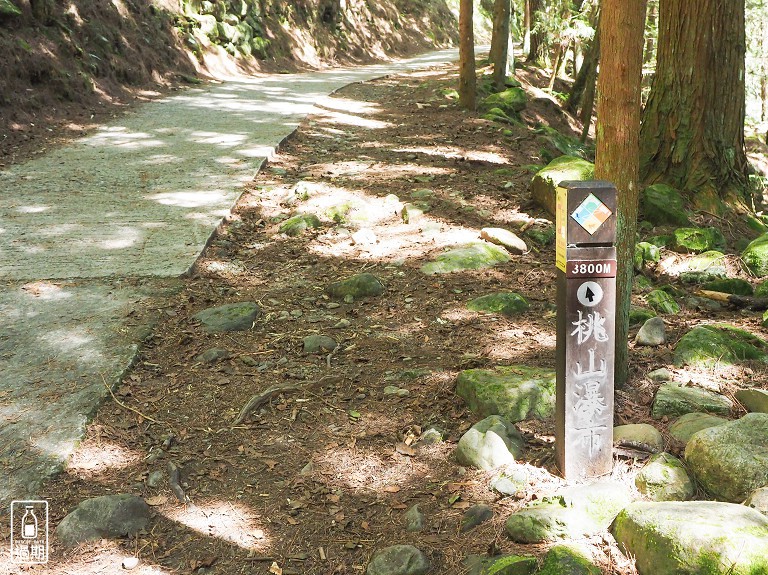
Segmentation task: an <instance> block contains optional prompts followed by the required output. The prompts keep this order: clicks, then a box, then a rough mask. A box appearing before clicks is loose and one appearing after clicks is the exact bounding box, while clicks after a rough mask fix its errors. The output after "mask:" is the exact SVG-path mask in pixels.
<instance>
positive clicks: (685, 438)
mask: <svg viewBox="0 0 768 575" xmlns="http://www.w3.org/2000/svg"><path fill="white" fill-rule="evenodd" d="M725 423H728V420H727V419H725V418H724V417H718V416H717V415H710V414H709V413H701V412H696V411H694V412H691V413H686V414H685V415H681V416H680V417H679V418H678V419H676V420H675V421H674V423H672V425H670V426H669V434H670V435H671V436H672V437H673V438H674V439H675V440H676V441H679V442H680V443H688V442H689V441H690V439H691V437H693V435H694V434H695V433H698V432H699V431H701V430H702V429H707V428H709V427H715V426H717V425H723V424H725Z"/></svg>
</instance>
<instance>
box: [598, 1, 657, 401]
mask: <svg viewBox="0 0 768 575" xmlns="http://www.w3.org/2000/svg"><path fill="white" fill-rule="evenodd" d="M645 2H646V0H603V5H602V15H601V17H600V42H601V44H602V58H601V62H600V67H601V70H600V76H599V78H598V100H597V150H596V156H595V177H597V178H600V179H604V180H609V181H611V182H613V184H614V185H615V186H616V189H617V191H618V202H617V204H618V205H617V214H616V216H617V226H616V256H617V260H618V273H617V277H616V364H615V367H614V376H615V385H616V386H617V387H623V386H624V384H625V383H626V381H627V376H628V372H629V365H628V349H627V337H628V332H629V303H630V295H631V290H632V259H633V253H634V244H635V233H636V230H637V207H638V198H639V155H638V150H639V134H640V82H641V79H642V67H643V24H644V22H645Z"/></svg>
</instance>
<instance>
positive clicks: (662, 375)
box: [646, 367, 672, 382]
mask: <svg viewBox="0 0 768 575" xmlns="http://www.w3.org/2000/svg"><path fill="white" fill-rule="evenodd" d="M646 377H647V378H648V379H650V380H651V381H655V382H664V381H672V372H671V371H669V370H668V369H667V368H666V367H662V368H659V369H655V370H653V371H651V372H649V373H648V375H647V376H646Z"/></svg>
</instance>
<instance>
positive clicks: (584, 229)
mask: <svg viewBox="0 0 768 575" xmlns="http://www.w3.org/2000/svg"><path fill="white" fill-rule="evenodd" d="M556 227H557V238H556V258H555V264H556V266H557V400H556V410H555V449H556V452H557V463H558V467H559V468H560V472H561V473H562V475H563V477H565V478H566V479H587V478H590V477H597V476H599V475H604V474H606V473H609V472H610V471H611V468H612V466H613V384H614V382H613V366H614V353H615V352H614V343H615V333H614V332H615V317H616V247H615V242H616V188H615V187H614V186H613V185H612V184H610V183H608V182H602V181H573V182H561V183H560V185H559V187H558V189H557V218H556Z"/></svg>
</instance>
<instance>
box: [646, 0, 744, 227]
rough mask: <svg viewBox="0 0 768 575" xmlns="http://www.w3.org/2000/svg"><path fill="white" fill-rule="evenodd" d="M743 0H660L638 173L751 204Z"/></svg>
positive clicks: (698, 199) (703, 199) (710, 199)
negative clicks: (639, 170)
mask: <svg viewBox="0 0 768 575" xmlns="http://www.w3.org/2000/svg"><path fill="white" fill-rule="evenodd" d="M745 52H746V38H745V28H744V0H728V2H722V1H720V0H698V1H697V2H696V3H691V2H687V1H685V0H667V1H665V2H662V3H661V4H660V6H659V43H658V53H657V65H656V74H655V76H654V79H653V83H652V84H651V93H650V96H649V98H648V103H647V105H646V108H645V112H644V115H643V128H642V132H641V137H640V152H641V156H640V157H641V175H642V178H643V181H644V182H646V183H649V184H651V183H654V182H660V181H661V182H665V183H667V184H669V185H671V186H673V187H676V188H678V189H680V190H682V191H687V192H691V193H692V194H693V199H694V204H695V205H696V206H697V207H699V208H702V209H708V210H715V211H720V212H723V211H725V209H726V208H725V205H724V204H723V202H722V201H721V200H722V199H728V200H729V201H731V202H733V203H734V204H735V205H736V206H738V207H740V208H742V207H744V200H746V201H747V206H750V205H751V200H750V199H749V198H746V197H745V191H746V189H747V177H748V176H747V166H748V164H747V157H746V152H745V148H744V115H745V86H744V67H745V62H744V57H745Z"/></svg>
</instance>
